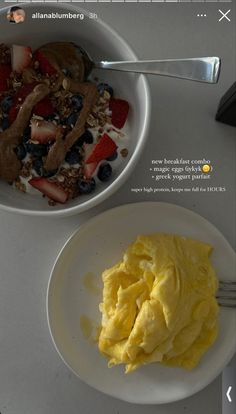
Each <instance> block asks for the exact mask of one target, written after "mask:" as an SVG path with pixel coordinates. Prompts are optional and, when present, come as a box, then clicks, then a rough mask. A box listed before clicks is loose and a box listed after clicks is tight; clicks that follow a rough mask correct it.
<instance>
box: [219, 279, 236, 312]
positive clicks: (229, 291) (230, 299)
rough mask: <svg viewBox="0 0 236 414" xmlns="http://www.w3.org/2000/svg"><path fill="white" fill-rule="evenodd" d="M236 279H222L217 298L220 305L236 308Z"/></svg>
mask: <svg viewBox="0 0 236 414" xmlns="http://www.w3.org/2000/svg"><path fill="white" fill-rule="evenodd" d="M235 292H236V281H233V280H227V281H226V280H220V281H219V289H218V292H217V294H216V299H217V301H218V304H219V305H220V306H223V307H226V308H236V294H235Z"/></svg>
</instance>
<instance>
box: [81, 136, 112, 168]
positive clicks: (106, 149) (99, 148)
mask: <svg viewBox="0 0 236 414" xmlns="http://www.w3.org/2000/svg"><path fill="white" fill-rule="evenodd" d="M116 149H117V145H116V143H115V142H114V141H113V139H111V138H110V137H109V135H107V134H103V136H102V138H101V139H100V140H99V141H98V143H97V144H96V145H95V146H94V147H93V149H92V152H91V153H90V155H88V157H86V158H85V163H86V164H90V163H94V162H97V163H98V162H99V161H102V160H105V159H106V158H108V157H110V156H111V155H113V154H114V152H115V151H116Z"/></svg>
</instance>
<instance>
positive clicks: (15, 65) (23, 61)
mask: <svg viewBox="0 0 236 414" xmlns="http://www.w3.org/2000/svg"><path fill="white" fill-rule="evenodd" d="M11 52H12V55H11V64H12V70H13V71H15V72H17V73H22V72H23V70H24V69H25V68H27V66H29V65H30V63H31V60H32V49H31V48H30V47H29V46H19V45H13V46H12V51H11Z"/></svg>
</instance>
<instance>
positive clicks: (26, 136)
mask: <svg viewBox="0 0 236 414" xmlns="http://www.w3.org/2000/svg"><path fill="white" fill-rule="evenodd" d="M30 135H31V128H30V127H29V126H28V127H27V128H25V130H24V133H23V142H24V143H26V142H28V141H29V139H30Z"/></svg>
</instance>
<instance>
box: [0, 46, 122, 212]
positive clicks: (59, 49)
mask: <svg viewBox="0 0 236 414" xmlns="http://www.w3.org/2000/svg"><path fill="white" fill-rule="evenodd" d="M90 70H91V67H90V66H89V62H88V61H87V60H86V57H85V56H84V55H82V54H81V51H80V49H79V48H78V47H77V46H76V45H75V44H73V43H67V42H56V43H50V44H47V45H44V46H42V47H40V48H39V49H37V50H36V51H34V52H33V51H32V50H31V48H30V47H28V46H27V47H25V46H18V45H13V46H12V47H8V46H6V45H0V73H1V79H0V128H1V129H0V177H1V178H2V179H4V180H6V181H8V182H9V183H11V184H13V186H14V187H15V188H17V189H18V190H20V191H23V192H30V189H31V188H32V187H33V188H35V189H37V190H38V191H39V194H40V192H41V193H42V194H43V196H44V197H45V196H46V197H47V199H48V202H49V205H52V206H53V205H55V203H57V202H58V203H65V202H67V201H68V200H70V199H72V198H75V197H78V196H81V195H82V194H90V193H92V192H93V191H94V190H95V188H96V185H97V183H98V182H106V181H108V180H109V179H110V178H111V176H112V166H111V163H112V162H113V161H114V160H115V159H117V157H121V158H122V157H126V156H127V155H128V152H127V153H125V150H124V149H123V150H121V151H120V152H118V147H119V144H120V141H122V138H124V136H125V135H124V132H122V131H121V130H122V128H123V126H124V124H125V122H126V119H127V116H128V110H129V104H128V102H127V101H125V100H123V99H119V98H116V97H114V91H113V89H112V87H111V86H110V85H108V84H107V83H99V81H98V80H96V82H95V81H94V80H93V81H92V80H89V77H88V76H89V72H90ZM1 131H2V132H1Z"/></svg>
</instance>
